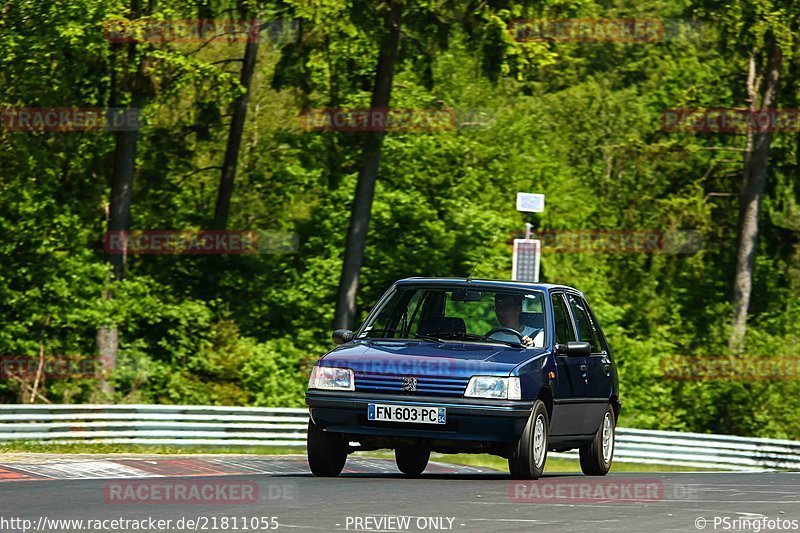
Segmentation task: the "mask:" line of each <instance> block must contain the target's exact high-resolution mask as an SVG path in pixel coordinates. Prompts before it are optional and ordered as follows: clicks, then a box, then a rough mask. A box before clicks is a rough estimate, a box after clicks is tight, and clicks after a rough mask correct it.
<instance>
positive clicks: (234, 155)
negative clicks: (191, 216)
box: [214, 39, 258, 230]
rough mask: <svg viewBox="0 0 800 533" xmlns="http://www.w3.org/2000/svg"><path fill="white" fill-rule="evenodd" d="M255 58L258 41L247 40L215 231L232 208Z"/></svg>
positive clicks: (221, 226)
mask: <svg viewBox="0 0 800 533" xmlns="http://www.w3.org/2000/svg"><path fill="white" fill-rule="evenodd" d="M257 55H258V39H248V41H247V45H246V46H245V48H244V59H243V64H242V71H241V74H240V76H239V83H241V84H242V87H244V92H243V93H242V94H241V95H239V97H237V98H236V101H235V102H234V103H233V116H232V118H231V128H230V131H229V133H228V145H227V147H226V149H225V161H224V162H223V164H222V177H221V178H220V181H219V189H218V191H217V205H216V207H215V209H214V229H220V230H222V229H225V228H226V226H227V225H228V216H229V214H230V209H231V197H232V196H233V182H234V180H235V179H236V165H237V162H238V160H239V151H240V149H241V146H242V134H243V133H244V123H245V119H246V118H247V102H248V100H249V98H250V85H251V82H252V80H253V71H254V70H255V67H256V57H257Z"/></svg>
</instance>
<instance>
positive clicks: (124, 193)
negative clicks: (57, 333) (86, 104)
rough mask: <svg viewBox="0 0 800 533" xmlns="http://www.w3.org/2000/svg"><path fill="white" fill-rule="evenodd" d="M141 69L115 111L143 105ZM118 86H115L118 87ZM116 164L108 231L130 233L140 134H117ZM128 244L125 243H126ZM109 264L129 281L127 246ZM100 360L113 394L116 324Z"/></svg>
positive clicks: (108, 330)
mask: <svg viewBox="0 0 800 533" xmlns="http://www.w3.org/2000/svg"><path fill="white" fill-rule="evenodd" d="M130 11H131V19H135V18H137V17H138V15H139V3H138V0H131V3H130ZM134 61H136V43H130V44H129V45H128V61H127V65H128V66H130V65H132V64H133V62H134ZM142 76H143V75H142V72H141V65H137V66H136V69H135V73H134V74H133V76H132V77H133V79H130V76H129V75H128V74H125V75H124V76H123V79H122V81H121V85H122V87H116V86H114V87H112V95H111V98H110V103H111V107H116V106H117V105H119V97H118V95H119V93H120V92H122V91H130V92H131V100H132V103H133V106H134V107H138V106H139V105H140V104H141V99H140V97H139V94H138V90H139V89H140V88H141V86H142V83H141V78H142ZM114 85H115V84H114ZM114 137H115V138H114V141H115V142H114V162H113V167H112V174H111V198H110V202H109V213H108V222H107V228H108V231H109V232H114V231H128V230H129V229H130V213H131V203H132V201H133V177H134V173H135V171H136V143H137V141H138V138H139V131H138V130H137V129H135V128H134V129H132V130H131V131H117V132H115V133H114ZM123 242H124V241H123ZM107 258H108V261H109V262H110V263H111V265H112V267H113V269H114V281H121V280H122V279H123V278H124V277H125V263H126V260H127V250H126V249H125V247H124V246H123V249H122V253H109V254H107ZM102 297H103V298H111V297H112V295H111V293H110V291H104V292H103V296H102ZM96 343H97V358H98V363H99V367H100V368H102V369H103V372H102V374H101V375H100V390H101V391H102V392H103V393H106V394H109V395H110V394H113V392H114V388H113V387H112V386H111V384H110V383H109V382H108V380H107V377H108V374H109V372H111V371H113V370H114V368H116V364H117V350H118V348H119V332H118V330H117V325H116V324H110V325H103V326H100V328H99V329H98V331H97V338H96Z"/></svg>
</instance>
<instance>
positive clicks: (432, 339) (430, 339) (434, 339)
mask: <svg viewBox="0 0 800 533" xmlns="http://www.w3.org/2000/svg"><path fill="white" fill-rule="evenodd" d="M412 335H414V337H415V338H417V339H422V340H424V341H428V342H435V343H438V344H441V343H443V342H444V341H443V340H442V339H440V338H439V337H434V336H433V335H426V334H424V333H412Z"/></svg>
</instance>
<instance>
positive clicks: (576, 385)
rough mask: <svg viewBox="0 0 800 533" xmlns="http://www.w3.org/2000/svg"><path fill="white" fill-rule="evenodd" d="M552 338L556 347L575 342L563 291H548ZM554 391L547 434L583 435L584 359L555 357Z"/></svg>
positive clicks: (586, 368)
mask: <svg viewBox="0 0 800 533" xmlns="http://www.w3.org/2000/svg"><path fill="white" fill-rule="evenodd" d="M550 304H551V307H552V317H553V320H552V325H553V330H552V331H551V334H552V338H553V339H555V343H556V344H566V343H567V342H569V341H574V340H577V335H576V331H575V326H574V324H573V322H572V316H571V314H570V312H569V308H568V306H567V301H566V298H565V295H564V293H563V292H560V291H558V292H551V293H550ZM555 358H556V390H555V391H553V396H554V398H553V420H552V421H551V424H550V433H551V434H552V435H554V436H561V435H584V434H585V428H586V426H587V423H586V420H585V403H586V401H587V398H586V396H587V394H588V392H587V379H588V367H587V362H586V359H587V358H586V357H583V356H574V355H572V356H568V355H558V354H556V356H555Z"/></svg>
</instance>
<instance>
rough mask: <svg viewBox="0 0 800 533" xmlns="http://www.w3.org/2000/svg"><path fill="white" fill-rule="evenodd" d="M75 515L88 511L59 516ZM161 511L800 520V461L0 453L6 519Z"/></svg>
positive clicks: (709, 522) (435, 519) (295, 522)
mask: <svg viewBox="0 0 800 533" xmlns="http://www.w3.org/2000/svg"><path fill="white" fill-rule="evenodd" d="M177 487H182V488H183V491H184V492H183V493H181V494H180V495H178V488H177ZM192 488H194V489H195V492H192ZM203 490H204V491H205V492H200V491H203ZM187 491H188V492H187ZM199 494H203V495H202V496H198V495H199ZM192 498H195V499H192ZM262 517H263V518H262ZM271 517H275V519H276V520H275V521H270V518H271ZM225 518H227V523H224V522H223V520H224V519H225ZM11 519H17V521H16V522H11V521H10V520H11ZM69 519H77V520H83V521H84V523H82V524H81V525H80V527H78V526H76V524H75V523H73V524H71V526H70V525H68V524H64V523H57V522H54V520H69ZM90 519H91V520H114V519H125V520H130V521H143V522H138V523H139V527H138V528H136V529H133V528H132V527H131V526H132V522H128V523H127V524H125V523H122V522H119V523H112V522H106V523H104V524H103V523H101V524H97V523H95V524H94V526H98V525H99V526H101V527H92V526H93V524H92V523H89V522H87V520H90ZM150 519H152V520H153V522H146V521H147V520H150ZM181 519H183V522H181V523H180V524H178V523H177V521H178V520H181ZM234 519H235V520H236V521H235V522H234ZM737 519H738V522H735V520H737ZM4 520H5V522H4ZM23 520H29V521H30V522H23ZM157 520H164V521H166V520H171V521H172V522H171V523H170V524H168V527H163V529H149V531H154V530H158V531H268V530H274V529H268V527H269V526H272V527H274V525H275V524H276V523H277V524H278V528H277V529H278V530H283V531H336V530H340V531H348V530H349V531H587V532H595V531H637V532H639V531H647V532H655V531H700V530H704V531H768V530H777V531H787V530H792V529H793V528H794V530H800V525H798V521H800V473H787V472H753V473H698V472H691V473H689V472H687V473H663V474H659V473H635V474H633V473H614V472H613V470H612V473H611V474H609V475H608V476H606V477H604V478H589V477H584V476H580V475H576V474H563V475H547V476H545V477H543V478H541V479H539V480H538V481H535V482H517V481H514V480H511V479H510V478H509V477H508V475H507V474H506V473H503V472H497V471H492V470H489V469H479V468H470V467H459V466H454V465H448V464H444V463H431V465H429V468H428V470H426V472H425V473H424V474H423V475H422V476H421V477H420V478H418V479H406V478H404V477H403V476H402V475H401V474H399V473H397V471H396V469H395V466H394V464H393V462H392V461H390V460H383V459H372V458H359V457H351V458H350V459H349V460H348V464H347V466H346V470H345V472H344V473H343V474H342V476H340V477H339V478H332V479H323V478H315V477H313V476H311V474H310V473H309V471H308V467H307V465H306V464H305V461H304V458H303V457H300V456H271V457H258V456H188V457H164V456H159V457H155V456H152V457H143V456H131V457H129V458H122V457H115V458H109V457H105V458H97V457H71V458H64V457H61V458H60V457H57V456H53V457H45V458H42V457H40V456H16V457H5V458H4V457H2V456H0V532H3V533H11V532H17V531H23V527H24V526H27V528H28V529H27V531H53V532H62V531H79V530H80V531H132V530H138V531H143V530H148V529H146V528H145V525H146V526H147V527H149V528H153V527H157V526H155V525H154V524H157V522H156V521H157ZM188 520H195V523H187V521H188ZM245 520H247V523H246V524H245ZM715 520H716V526H715ZM764 520H772V521H773V522H766V523H764V522H763V521H764ZM775 520H779V521H780V524H777V523H775V522H774V521H775ZM793 521H794V522H793ZM163 525H165V524H163V523H162V526H163ZM224 526H227V527H224ZM250 526H256V527H250ZM263 526H267V527H263ZM699 526H703V527H699ZM737 526H738V527H737ZM770 526H773V527H770ZM777 526H781V528H780V529H777Z"/></svg>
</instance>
